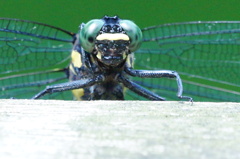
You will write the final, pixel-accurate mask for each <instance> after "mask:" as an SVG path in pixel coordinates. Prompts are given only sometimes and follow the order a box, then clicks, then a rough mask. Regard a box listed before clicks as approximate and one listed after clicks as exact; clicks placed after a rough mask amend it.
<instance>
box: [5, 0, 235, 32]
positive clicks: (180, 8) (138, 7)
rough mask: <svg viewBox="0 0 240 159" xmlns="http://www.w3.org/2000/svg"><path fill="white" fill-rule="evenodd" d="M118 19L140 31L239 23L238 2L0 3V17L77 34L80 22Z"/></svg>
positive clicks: (116, 0) (49, 0) (76, 0)
mask: <svg viewBox="0 0 240 159" xmlns="http://www.w3.org/2000/svg"><path fill="white" fill-rule="evenodd" d="M104 15H110V16H113V15H118V16H120V18H123V19H130V20H133V21H134V22H135V23H136V24H137V25H139V26H140V28H143V27H147V26H152V25H157V24H163V23H171V22H183V21H198V20H240V5H239V0H147V1H143V0H104V1H103V0H45V1H41V0H0V17H8V18H17V19H25V20H32V21H37V22H42V23H46V24H50V25H53V26H59V27H61V28H64V29H66V30H69V31H72V32H77V30H78V26H79V25H80V24H81V23H82V22H87V21H89V20H90V19H95V18H102V17H103V16H104Z"/></svg>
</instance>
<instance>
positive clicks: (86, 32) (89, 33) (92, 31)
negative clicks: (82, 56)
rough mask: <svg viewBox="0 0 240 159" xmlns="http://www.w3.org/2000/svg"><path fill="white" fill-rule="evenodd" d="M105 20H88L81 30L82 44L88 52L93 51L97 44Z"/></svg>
mask: <svg viewBox="0 0 240 159" xmlns="http://www.w3.org/2000/svg"><path fill="white" fill-rule="evenodd" d="M103 24H104V21H103V20H101V19H94V20H91V21H89V22H87V23H86V24H85V25H84V27H83V28H82V29H81V30H80V37H79V40H80V45H81V46H82V47H83V49H84V50H85V51H87V52H90V53H91V52H92V51H93V49H94V45H95V39H96V36H97V35H98V34H99V31H100V30H101V28H102V26H103Z"/></svg>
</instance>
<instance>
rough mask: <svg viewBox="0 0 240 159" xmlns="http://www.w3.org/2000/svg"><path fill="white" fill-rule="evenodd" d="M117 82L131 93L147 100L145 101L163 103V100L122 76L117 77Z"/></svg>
mask: <svg viewBox="0 0 240 159" xmlns="http://www.w3.org/2000/svg"><path fill="white" fill-rule="evenodd" d="M118 81H119V82H121V83H123V85H124V86H125V87H127V88H129V89H130V90H132V91H133V92H135V93H137V94H139V95H141V96H143V97H145V98H147V99H150V100H161V101H164V100H165V98H163V97H161V96H159V95H157V94H155V93H153V92H151V91H149V90H147V89H145V88H143V87H142V86H140V85H138V84H136V83H135V82H133V81H131V80H129V79H127V78H126V77H124V76H122V75H119V76H118Z"/></svg>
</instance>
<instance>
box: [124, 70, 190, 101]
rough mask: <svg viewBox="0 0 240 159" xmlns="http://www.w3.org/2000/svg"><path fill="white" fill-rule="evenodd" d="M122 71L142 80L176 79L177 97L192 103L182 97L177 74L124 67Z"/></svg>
mask: <svg viewBox="0 0 240 159" xmlns="http://www.w3.org/2000/svg"><path fill="white" fill-rule="evenodd" d="M124 71H125V72H126V73H127V74H129V75H131V76H133V77H142V78H161V77H168V78H176V80H177V86H178V93H177V96H178V98H180V99H188V100H189V101H191V102H192V101H193V99H192V98H191V97H188V96H182V93H183V85H182V80H181V78H180V76H179V75H178V73H177V72H175V71H170V70H159V71H158V70H134V69H132V68H129V67H125V69H124Z"/></svg>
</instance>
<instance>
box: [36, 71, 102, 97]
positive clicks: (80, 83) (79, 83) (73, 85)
mask: <svg viewBox="0 0 240 159" xmlns="http://www.w3.org/2000/svg"><path fill="white" fill-rule="evenodd" d="M103 80H104V77H103V76H102V75H99V76H96V77H95V78H91V79H79V80H76V81H71V82H66V83H60V84H56V85H51V86H47V87H46V89H44V90H43V91H41V92H39V93H38V94H36V95H35V96H33V97H32V99H38V98H40V97H42V96H44V95H46V94H48V93H54V92H63V91H67V90H72V89H78V88H84V87H88V86H92V85H94V84H97V83H100V82H102V81H103Z"/></svg>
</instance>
